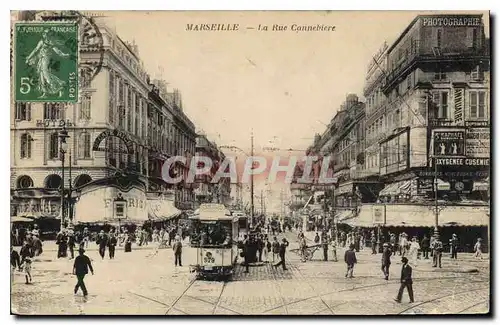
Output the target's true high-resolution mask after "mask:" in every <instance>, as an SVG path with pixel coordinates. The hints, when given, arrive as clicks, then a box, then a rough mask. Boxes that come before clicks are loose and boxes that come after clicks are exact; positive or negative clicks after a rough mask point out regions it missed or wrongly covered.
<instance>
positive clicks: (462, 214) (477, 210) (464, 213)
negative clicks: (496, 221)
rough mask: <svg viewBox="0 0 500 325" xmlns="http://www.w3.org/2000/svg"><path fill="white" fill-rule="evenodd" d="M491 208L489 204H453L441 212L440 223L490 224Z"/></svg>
mask: <svg viewBox="0 0 500 325" xmlns="http://www.w3.org/2000/svg"><path fill="white" fill-rule="evenodd" d="M489 223H490V208H489V207H488V206H480V207H473V206H453V207H445V208H443V209H441V211H440V212H439V225H441V226H444V227H447V226H488V225H489Z"/></svg>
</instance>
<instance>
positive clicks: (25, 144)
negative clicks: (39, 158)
mask: <svg viewBox="0 0 500 325" xmlns="http://www.w3.org/2000/svg"><path fill="white" fill-rule="evenodd" d="M32 141H33V138H32V137H31V135H29V133H24V134H23V135H21V158H23V159H29V158H31V142H32Z"/></svg>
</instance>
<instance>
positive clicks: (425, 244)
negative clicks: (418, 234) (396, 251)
mask: <svg viewBox="0 0 500 325" xmlns="http://www.w3.org/2000/svg"><path fill="white" fill-rule="evenodd" d="M421 247H422V255H423V256H424V258H425V259H426V260H428V259H429V247H430V240H429V238H428V237H427V235H424V238H423V239H422V244H421Z"/></svg>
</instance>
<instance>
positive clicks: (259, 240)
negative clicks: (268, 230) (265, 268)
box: [256, 234, 264, 262]
mask: <svg viewBox="0 0 500 325" xmlns="http://www.w3.org/2000/svg"><path fill="white" fill-rule="evenodd" d="M256 244H257V260H258V261H259V262H262V251H263V250H264V241H263V240H262V235H260V234H259V235H258V236H257V243H256Z"/></svg>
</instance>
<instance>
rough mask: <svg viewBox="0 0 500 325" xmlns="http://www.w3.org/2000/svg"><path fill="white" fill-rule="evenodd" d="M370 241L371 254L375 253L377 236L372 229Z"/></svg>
mask: <svg viewBox="0 0 500 325" xmlns="http://www.w3.org/2000/svg"><path fill="white" fill-rule="evenodd" d="M370 242H371V244H372V255H374V254H377V237H375V231H372V237H371V240H370Z"/></svg>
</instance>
